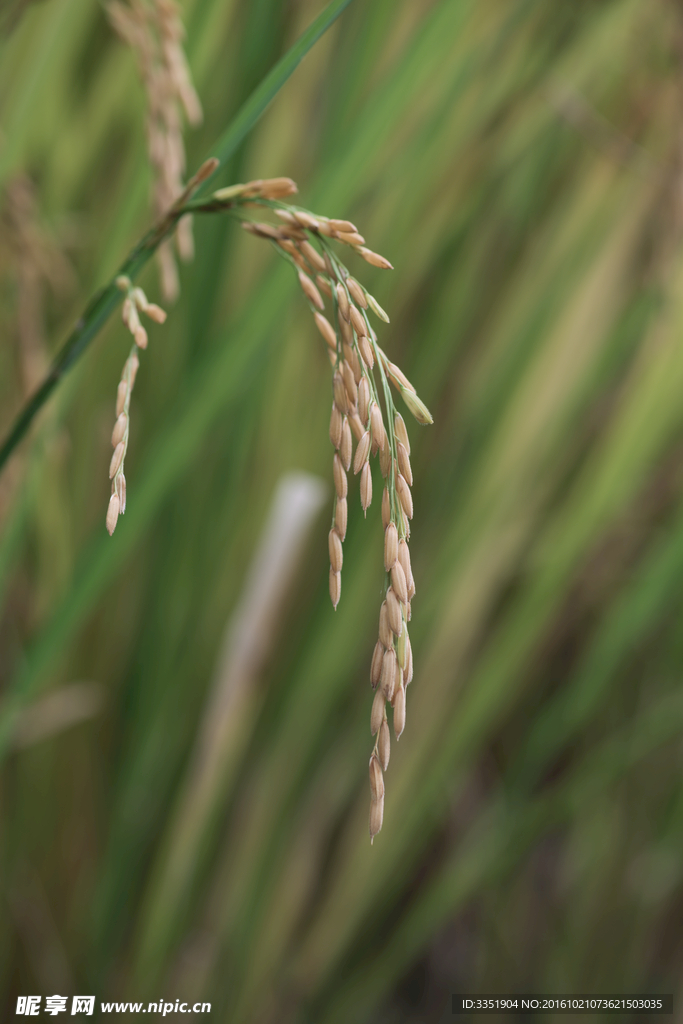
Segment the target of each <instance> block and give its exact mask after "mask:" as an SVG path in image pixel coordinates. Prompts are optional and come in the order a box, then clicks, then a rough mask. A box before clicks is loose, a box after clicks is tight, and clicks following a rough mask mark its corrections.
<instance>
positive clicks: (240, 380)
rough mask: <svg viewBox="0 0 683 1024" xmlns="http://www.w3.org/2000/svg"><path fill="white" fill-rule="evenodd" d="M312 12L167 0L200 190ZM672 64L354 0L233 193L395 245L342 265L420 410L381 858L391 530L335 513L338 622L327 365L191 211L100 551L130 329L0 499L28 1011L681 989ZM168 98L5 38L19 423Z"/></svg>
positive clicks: (10, 823) (559, 10)
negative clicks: (241, 191)
mask: <svg viewBox="0 0 683 1024" xmlns="http://www.w3.org/2000/svg"><path fill="white" fill-rule="evenodd" d="M322 6H323V5H322V3H321V2H320V0H291V2H287V3H283V2H281V0H257V2H251V3H248V2H246V0H186V2H185V4H184V8H183V13H184V19H185V23H186V27H187V34H188V35H187V43H186V50H187V54H188V58H189V62H190V65H191V68H192V72H193V76H194V80H195V84H196V86H197V90H198V92H199V95H200V97H201V100H202V103H203V105H204V111H205V120H204V124H203V126H202V127H201V128H199V129H196V130H192V131H189V132H187V133H186V142H187V148H188V164H189V168H190V169H191V170H192V169H194V168H195V167H196V166H197V165H198V164H199V163H200V161H201V160H202V159H203V157H204V155H205V154H206V152H207V151H208V150H209V149H210V147H211V144H212V143H213V141H214V140H215V139H216V138H217V137H218V136H219V135H220V134H221V132H222V131H223V130H224V128H225V127H226V125H227V124H228V123H229V121H230V119H231V117H232V116H233V115H234V113H235V112H236V111H237V110H238V108H239V106H240V104H241V103H242V102H243V101H244V99H245V98H246V97H247V96H248V95H249V94H250V93H251V91H252V89H253V88H254V87H255V86H256V85H257V84H258V82H259V81H260V80H261V78H262V77H263V75H264V74H265V73H266V72H267V71H268V70H269V69H270V68H271V67H272V65H273V64H274V63H275V62H276V60H277V59H278V58H279V57H280V56H281V55H282V54H283V53H284V52H285V51H286V49H287V48H288V46H290V45H291V43H292V42H293V41H294V40H295V39H296V38H297V36H298V35H299V34H300V33H301V31H302V30H303V29H304V28H305V27H306V26H307V25H308V24H309V23H310V22H311V21H312V20H313V18H314V17H315V16H316V15H317V14H318V13H319V11H320V10H321V9H322ZM682 54H683V8H682V7H681V4H680V3H677V2H675V0H422V2H415V0H369V2H363V0H356V2H355V3H352V4H351V5H350V7H349V8H348V9H347V11H346V12H345V13H344V14H343V15H342V16H341V18H340V19H339V21H338V22H337V23H336V24H335V25H334V26H333V27H332V29H331V30H330V31H329V32H328V33H327V34H326V35H325V36H324V37H323V39H322V40H321V41H320V42H319V43H318V44H317V45H316V47H315V48H314V49H313V50H312V51H311V53H310V54H309V55H308V57H307V58H306V59H305V61H304V62H303V63H302V65H301V66H300V67H299V69H298V70H297V71H296V72H295V74H294V75H293V76H292V78H291V79H290V80H289V82H288V83H287V84H286V86H285V87H284V88H283V89H282V90H281V92H280V93H279V95H278V96H277V97H276V99H275V101H274V102H273V104H272V105H271V106H270V108H269V109H268V111H267V112H266V114H265V116H264V117H263V118H262V120H261V121H260V122H259V124H258V125H257V127H256V129H255V130H254V131H253V132H252V133H251V134H250V135H249V137H248V139H247V140H246V142H245V143H244V144H243V145H242V146H241V148H240V150H239V152H238V153H237V154H236V155H235V157H234V158H233V159H232V161H231V164H230V167H229V168H228V169H227V170H226V172H225V173H222V177H221V180H222V181H223V180H224V181H225V182H226V183H227V182H232V181H243V180H247V179H248V178H250V177H266V176H270V175H291V176H292V177H293V178H295V180H296V181H297V182H298V184H299V188H300V203H301V205H303V206H305V207H308V208H309V209H312V210H314V211H318V212H320V213H324V214H327V215H329V216H336V217H343V218H347V217H348V218H350V219H351V220H353V221H354V222H355V223H357V224H358V226H359V228H360V230H361V231H362V233H363V234H364V235H365V236H366V238H367V239H368V244H369V245H370V246H371V247H372V248H375V249H377V250H378V251H379V252H381V253H383V254H385V255H386V256H387V257H388V258H389V259H390V260H391V262H392V263H393V264H394V266H395V268H396V269H395V270H394V271H393V273H387V272H382V271H377V270H373V269H372V268H371V267H368V266H367V265H366V264H364V263H362V261H361V260H360V259H356V258H355V257H354V256H353V255H350V256H349V258H348V264H349V267H350V270H351V272H352V273H355V274H357V275H358V276H359V277H360V278H361V280H362V281H363V282H364V283H365V284H366V285H367V286H368V287H369V288H370V289H371V290H372V291H373V293H374V294H375V295H376V297H377V299H378V301H379V302H380V303H381V304H382V306H383V307H384V308H385V309H386V310H387V311H388V312H389V314H390V316H391V324H390V325H389V326H386V327H385V326H384V325H382V326H381V330H380V331H379V340H380V344H382V345H383V347H384V348H385V349H386V351H387V352H388V353H389V355H390V357H391V358H392V359H394V360H395V361H396V362H397V363H398V364H399V365H400V366H401V367H402V369H403V370H404V371H405V373H406V374H407V375H408V376H409V377H410V379H411V380H412V381H413V383H414V384H415V385H416V387H417V390H418V393H419V394H420V395H421V397H422V398H423V399H424V401H425V402H426V403H427V405H428V406H429V407H430V409H431V410H432V412H433V414H434V418H435V425H434V426H433V427H429V428H422V427H418V426H417V425H416V424H413V423H412V421H411V422H410V423H409V424H408V426H409V431H410V434H411V439H412V441H413V453H412V463H413V471H414V476H415V488H414V496H415V510H416V511H415V518H414V520H413V532H412V539H411V550H412V558H413V567H414V572H415V577H416V583H417V595H416V598H415V600H414V601H413V620H412V623H411V638H412V644H413V651H414V659H415V680H414V682H413V684H412V685H411V687H410V689H409V691H408V716H407V727H406V731H405V733H404V735H403V737H402V739H401V742H400V743H399V744H398V745H396V744H394V748H393V751H392V759H391V764H390V766H389V770H388V772H387V776H386V785H387V796H386V805H385V819H384V828H383V830H382V832H381V833H380V835H379V836H378V837H377V838H376V840H375V843H374V845H373V846H372V847H371V846H370V843H369V841H368V833H367V813H368V783H367V758H368V756H369V753H370V749H371V745H372V741H371V737H370V732H369V713H370V706H371V701H372V691H371V688H370V685H369V664H370V657H371V653H372V650H373V646H374V643H375V639H376V629H377V620H378V610H379V604H380V601H381V595H382V582H383V571H382V555H381V551H382V535H381V525H380V515H379V512H380V510H379V507H378V505H379V502H378V500H377V499H376V501H375V504H374V505H373V506H372V508H371V509H370V511H369V513H368V518H367V520H364V519H363V516H362V513H361V509H360V502H359V498H358V493H357V484H354V485H352V488H351V494H350V515H349V532H348V538H347V542H346V544H345V564H344V571H343V586H342V599H341V603H340V606H339V608H338V610H337V612H336V613H334V612H333V611H332V608H331V606H330V603H329V599H328V597H327V570H328V564H327V544H326V532H327V529H328V524H329V515H330V511H331V501H332V488H331V454H332V450H331V446H330V443H329V440H328V437H327V422H328V417H329V409H330V401H331V388H330V369H329V364H328V361H327V358H326V356H325V353H324V351H323V349H324V346H323V345H322V344H321V341H320V338H319V336H318V335H317V332H316V331H315V327H314V325H313V323H312V321H311V318H310V315H309V313H308V310H307V309H306V306H305V303H304V302H302V299H301V296H300V294H299V291H298V288H297V286H296V282H295V279H294V277H293V275H292V274H291V272H290V271H289V268H287V267H286V266H285V265H284V264H283V263H282V261H279V260H277V258H276V256H275V255H274V253H273V251H272V249H271V248H270V247H269V246H267V245H265V244H264V243H262V242H260V241H259V240H257V239H255V238H253V237H250V236H246V234H245V233H244V232H242V231H240V230H239V228H238V226H237V225H236V224H235V222H234V221H232V220H231V219H229V218H221V217H212V218H207V219H204V220H197V221H196V224H195V238H196V249H197V255H196V258H195V260H194V262H193V263H191V264H189V265H186V266H184V268H183V270H182V274H181V287H182V294H181V298H180V300H179V301H178V303H177V304H176V305H175V306H174V307H172V308H171V309H170V315H169V318H168V321H167V323H166V325H165V326H163V327H152V329H151V331H150V344H149V348H148V350H147V352H145V353H144V354H143V358H142V360H141V367H140V372H139V374H138V379H137V384H136V387H135V391H134V394H133V399H132V405H131V415H132V425H131V444H130V448H129V452H128V456H127V460H126V476H127V480H128V511H127V514H126V516H125V518H124V519H121V520H120V522H119V525H118V527H117V530H116V533H115V535H114V537H113V538H111V539H110V538H109V537H108V535H107V533H106V531H105V527H104V516H105V511H106V506H107V500H108V496H109V482H108V480H107V466H108V462H109V458H110V453H111V448H110V445H109V435H110V432H111V428H112V425H113V420H114V401H115V393H116V385H117V382H118V379H119V374H120V370H121V367H122V366H123V363H124V360H125V358H126V355H127V352H128V350H129V336H127V334H126V332H125V330H124V328H123V326H122V325H121V323H120V320H119V319H118V317H114V318H112V320H111V322H110V323H109V324H108V325H107V327H106V329H105V330H104V331H103V332H102V333H101V334H100V336H99V337H98V338H97V339H96V341H95V343H94V344H93V345H92V347H91V348H90V349H89V350H88V352H87V354H86V355H85V356H84V358H83V359H82V360H81V361H80V362H79V364H78V365H77V367H76V368H75V370H74V371H73V372H72V373H71V374H70V375H69V377H68V379H67V380H66V381H65V382H64V383H63V385H62V386H61V387H60V389H59V390H58V392H57V393H56V396H55V397H54V398H53V400H52V401H51V403H50V404H49V405H48V406H47V408H46V409H45V410H44V411H43V413H42V414H41V416H40V419H39V423H38V424H37V425H36V427H35V428H34V430H33V431H32V433H31V436H30V439H29V440H28V441H26V442H24V444H23V445H22V447H21V448H20V450H19V452H18V453H17V455H16V456H15V457H14V459H13V460H12V462H11V463H10V465H9V466H8V467H7V470H6V471H5V473H4V474H3V476H2V477H0V531H1V533H0V601H1V607H0V682H1V685H2V688H3V693H4V695H5V705H4V707H5V708H6V707H7V706H8V705H7V701H8V700H10V699H11V700H16V701H18V702H19V703H20V706H21V712H20V714H19V716H18V718H17V719H16V721H14V723H13V725H12V734H11V736H10V746H9V750H8V752H7V753H6V755H5V757H4V761H3V766H2V782H1V788H0V817H1V826H0V830H1V835H0V863H1V873H2V882H1V890H0V906H1V907H2V910H1V911H0V1004H1V1005H2V1007H3V1011H2V1016H3V1019H7V1020H9V1019H14V1010H15V1005H16V997H17V995H18V994H27V993H31V992H36V993H37V992H42V993H43V995H48V994H52V993H54V992H61V993H62V994H69V995H71V994H74V993H76V992H92V993H96V994H97V996H98V998H105V999H106V998H118V999H140V1000H143V999H144V1000H147V999H150V1000H151V999H157V998H164V999H173V1000H175V999H176V998H181V999H188V1000H194V999H195V998H196V999H202V1000H207V1001H211V1003H212V1005H213V1011H212V1019H216V1020H221V1021H223V1020H224V1021H231V1022H232V1021H234V1022H247V1021H249V1022H254V1021H255V1022H259V1024H271V1022H272V1024H274V1022H275V1021H278V1022H281V1021H282V1022H301V1024H303V1022H315V1024H342V1022H344V1024H349V1022H358V1024H362V1022H366V1021H373V1022H380V1024H384V1022H386V1024H389V1022H397V1024H398V1022H401V1024H403V1022H406V1024H408V1022H416V1024H417V1022H427V1024H432V1022H437V1021H438V1022H441V1021H446V1020H450V1019H452V1018H451V1007H450V996H451V994H452V993H454V992H456V991H480V992H486V991H498V992H505V991H509V990H511V989H512V990H515V989H516V990H517V991H525V990H526V991H536V992H578V991H586V990H587V991H593V992H601V991H602V992H605V991H623V992H644V991H665V992H666V991H669V992H671V991H673V992H675V993H676V992H678V991H679V989H680V962H681V953H682V952H683V951H682V948H681V944H682V939H683V931H682V929H681V924H680V922H681V911H682V909H683V907H682V902H683V899H682V898H683V853H682V846H683V785H682V784H681V775H682V772H683V745H682V742H681V740H682V736H683V692H682V691H681V686H680V679H681V666H682V664H683V631H682V630H681V615H682V614H683V503H682V501H681V494H682V487H683V473H682V472H681V462H682V459H683V331H682V327H683V287H682V286H683V264H682V262H681V255H682V253H683V248H682V243H683V120H682V116H683V115H682V112H683V65H682V62H681V60H682ZM144 110H145V102H144V93H143V90H142V87H141V85H140V83H139V80H138V77H137V72H136V66H135V62H134V59H133V57H132V55H131V54H130V52H129V51H128V50H127V49H126V47H125V46H124V45H123V44H122V43H121V42H120V41H119V40H118V39H117V37H116V36H115V35H114V33H113V32H112V30H111V28H110V27H109V25H108V23H107V19H106V16H105V13H104V11H103V8H102V7H101V6H98V5H97V4H93V3H92V2H91V0H42V2H40V3H15V4H14V5H13V6H11V7H10V8H9V9H7V8H6V10H5V15H4V22H3V27H2V37H1V39H0V187H1V189H2V197H1V200H0V202H1V210H2V213H1V216H2V228H1V229H0V271H1V277H0V325H1V341H0V433H2V434H4V433H5V432H6V430H7V428H8V427H9V425H10V423H11V421H12V418H13V416H14V415H15V414H16V412H17V411H18V409H19V408H20V406H21V402H22V400H23V398H24V397H25V395H26V394H27V393H28V392H29V391H31V390H32V388H33V387H35V383H36V381H37V380H39V379H40V376H41V372H42V367H43V365H44V363H45V361H46V360H47V359H49V358H50V356H51V355H52V354H54V352H55V351H56V350H57V347H58V345H59V344H60V343H61V341H62V340H63V339H64V337H65V336H66V334H67V333H68V331H69V329H70V327H71V326H72V324H73V322H74V321H75V320H76V318H77V317H78V316H79V315H80V313H81V312H82V310H83V307H84V305H85V303H86V301H87V299H88V298H89V296H90V295H91V294H92V293H93V291H94V290H95V289H96V288H97V287H99V286H101V285H102V284H103V283H105V282H106V281H107V280H108V278H109V277H110V276H111V275H112V274H113V273H114V272H115V270H116V267H117V265H118V264H119V263H120V261H121V259H122V258H123V256H124V255H125V253H126V251H127V250H128V248H130V246H131V245H132V244H133V243H134V242H135V241H136V240H137V238H138V237H139V236H140V235H141V234H142V233H143V231H144V230H145V229H146V228H147V226H148V225H149V223H150V210H149V188H150V174H149V169H148V162H147V155H146V144H145V134H144V117H145V113H144ZM17 211H19V213H17ZM22 211H23V212H22ZM27 225H28V226H29V227H28V228H27ZM27 232H28V241H27ZM141 284H142V285H143V287H145V288H146V290H147V292H148V294H149V296H150V298H151V299H154V300H159V299H160V297H159V290H158V283H157V276H156V269H155V267H154V266H152V265H150V266H149V267H148V268H147V269H146V271H145V273H144V274H143V276H142V278H141ZM406 419H408V417H406ZM292 474H298V475H295V476H292ZM302 474H306V475H305V476H302ZM283 488H284V490H283ZM379 493H380V489H379V479H376V480H375V494H376V495H379ZM283 495H284V498H283ZM283 502H284V504H283Z"/></svg>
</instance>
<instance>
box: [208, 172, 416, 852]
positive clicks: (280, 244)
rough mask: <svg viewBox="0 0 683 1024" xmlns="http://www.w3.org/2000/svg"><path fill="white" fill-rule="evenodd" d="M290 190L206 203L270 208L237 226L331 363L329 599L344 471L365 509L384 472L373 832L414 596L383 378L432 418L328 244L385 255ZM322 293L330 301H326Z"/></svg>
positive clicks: (404, 469) (375, 306) (336, 564)
mask: <svg viewBox="0 0 683 1024" xmlns="http://www.w3.org/2000/svg"><path fill="white" fill-rule="evenodd" d="M287 190H289V192H288V191H287ZM295 191H296V186H295V185H294V183H293V182H291V181H290V179H287V178H275V179H271V180H270V181H269V182H268V181H253V182H249V183H247V184H245V185H234V186H232V187H231V188H229V189H221V190H220V191H219V192H216V193H214V195H213V197H212V202H213V203H214V204H215V203H218V204H220V203H226V204H230V206H231V208H232V210H233V212H236V213H237V216H241V214H240V212H239V211H240V208H241V207H244V206H262V207H264V208H266V209H270V210H272V211H273V213H274V214H275V215H276V216H277V217H278V219H279V221H280V223H279V224H273V223H270V222H266V221H253V220H248V219H246V218H244V219H243V220H242V227H243V228H245V230H247V231H249V232H251V233H252V234H254V235H256V236H257V237H260V238H265V239H267V240H268V241H269V242H271V244H272V245H274V247H275V248H276V250H277V251H278V253H279V254H280V255H281V256H282V257H283V258H284V259H286V260H288V262H290V263H291V264H292V266H293V268H294V270H295V272H296V275H297V280H298V282H299V285H300V287H301V291H302V293H303V296H304V298H305V300H306V301H307V303H308V305H309V307H310V310H311V313H312V315H313V319H314V321H315V324H316V327H317V329H318V331H319V333H320V335H321V336H322V339H323V341H324V343H325V350H326V352H327V355H328V357H329V360H330V364H331V367H332V411H331V414H330V441H331V442H332V446H333V448H334V449H335V451H334V455H333V458H332V476H333V479H334V491H335V497H334V507H333V511H332V523H331V527H330V532H329V535H328V546H329V556H330V576H329V585H330V598H331V600H332V604H333V606H334V608H336V607H337V605H338V603H339V599H340V597H341V571H342V564H343V541H344V538H345V537H346V526H347V516H348V506H347V502H348V479H347V473H348V472H349V470H350V469H351V468H352V467H353V472H354V475H356V476H359V477H360V503H361V507H362V509H363V512H364V513H366V512H367V509H368V508H369V506H370V504H371V502H372V496H373V491H372V470H371V466H370V460H371V458H373V457H377V458H378V461H379V466H380V472H381V475H382V477H383V478H384V488H383V492H382V522H383V524H384V569H385V573H386V576H385V597H384V601H383V602H382V606H381V608H380V616H379V638H378V640H377V643H376V645H375V650H374V653H373V656H372V662H371V665H370V682H371V685H372V687H373V689H374V691H375V695H374V699H373V704H372V711H371V716H370V727H371V733H372V735H373V736H374V737H375V744H374V747H373V750H372V754H371V757H370V766H369V770H370V793H371V802H370V837H371V841H372V840H373V839H374V836H375V835H376V834H377V833H378V832H379V830H380V829H381V827H382V820H383V816H384V772H385V771H386V770H387V767H388V765H389V755H390V732H389V723H388V717H387V707H390V708H391V709H392V718H393V727H394V735H395V737H396V739H397V740H398V738H399V737H400V736H401V734H402V732H403V730H404V728H405V722H406V689H407V687H408V685H409V684H410V682H411V680H412V678H413V657H412V648H411V645H410V637H409V635H408V623H409V622H410V617H411V602H412V599H413V597H414V595H415V581H414V579H413V573H412V568H411V564H410V551H409V548H408V540H409V538H410V520H411V519H412V518H413V499H412V493H411V490H410V488H411V486H412V483H413V470H412V466H411V462H410V440H409V438H408V431H407V430H406V425H405V422H404V420H403V417H402V416H401V414H400V413H399V412H398V411H397V410H396V408H395V406H394V402H393V398H392V393H391V388H390V386H389V385H390V384H391V385H393V387H394V388H395V389H396V391H397V392H398V393H399V394H400V395H401V397H402V398H403V400H404V402H405V405H406V407H407V409H408V411H409V412H410V413H411V414H412V415H413V416H414V418H415V419H416V420H417V421H418V423H423V424H425V423H431V422H432V417H431V414H430V412H429V410H428V409H427V407H426V405H425V404H424V402H422V401H421V399H420V398H418V396H417V394H416V392H415V388H414V387H413V385H412V384H411V383H410V381H409V380H408V378H407V377H406V376H405V374H404V373H403V372H402V371H401V370H400V368H399V367H398V366H396V365H395V364H394V363H392V362H391V361H390V360H389V358H388V357H387V355H386V354H385V352H384V351H383V350H382V349H381V348H380V346H379V345H378V343H377V335H376V334H375V331H374V329H373V327H372V325H371V323H370V320H369V318H368V312H369V311H370V312H372V313H373V314H374V315H375V316H376V317H377V318H378V319H379V320H382V321H384V322H385V323H389V317H388V316H387V314H386V313H385V311H384V310H383V309H382V307H381V306H380V305H379V303H378V302H377V300H376V299H375V298H374V296H372V295H371V294H370V293H369V292H368V291H367V290H366V289H365V288H364V287H363V285H362V284H361V283H360V282H359V281H358V280H357V279H356V278H354V277H352V276H351V274H350V273H349V271H348V269H347V268H346V266H345V265H344V263H342V262H341V260H340V259H339V257H338V255H337V253H336V252H335V250H334V249H333V247H332V245H331V243H332V242H339V243H341V244H342V245H345V246H347V247H348V248H350V249H351V250H353V251H355V252H356V253H358V255H359V256H361V257H362V258H363V259H364V260H365V261H366V262H367V263H369V264H371V265H372V266H374V267H381V268H383V269H389V268H391V264H390V263H389V261H388V260H387V259H385V258H384V257H383V256H381V255H379V254H378V253H375V252H373V251H372V250H371V249H368V248H367V247H366V245H365V239H364V238H363V236H362V235H361V234H360V233H359V231H358V229H357V228H356V226H355V224H353V223H351V222H350V221H347V220H339V219H336V218H330V217H323V216H320V215H318V214H313V213H311V212H310V211H308V210H302V209H300V208H298V207H295V206H291V205H287V204H285V203H283V202H282V197H283V196H284V195H286V194H290V193H294V192H295ZM213 208H215V206H214V207H213ZM323 295H324V296H325V297H326V299H327V300H328V303H329V307H330V308H329V310H327V309H326V307H325V300H324V299H323ZM377 378H378V379H377ZM354 438H355V441H356V449H355V453H354V451H353V440H354Z"/></svg>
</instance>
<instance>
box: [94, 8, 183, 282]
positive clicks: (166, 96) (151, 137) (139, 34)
mask: <svg viewBox="0 0 683 1024" xmlns="http://www.w3.org/2000/svg"><path fill="white" fill-rule="evenodd" d="M106 10H107V14H108V16H109V20H110V22H111V24H112V26H113V28H114V29H115V31H116V32H117V34H118V35H119V36H120V37H121V38H122V39H123V41H124V42H126V43H127V44H128V45H129V46H130V48H131V49H132V50H133V52H134V53H135V56H136V58H137V62H138V67H139V70H140V77H141V78H142V82H143V85H144V88H145V93H146V97H147V150H148V154H149V160H150V164H151V165H152V172H153V179H154V180H153V185H152V200H153V204H154V210H155V214H156V215H157V216H161V215H162V214H164V213H165V212H166V210H168V209H169V207H171V206H172V205H173V203H174V202H175V201H176V200H177V199H178V196H179V195H181V194H182V192H183V177H184V174H185V145H184V142H183V136H182V114H183V113H184V115H185V117H186V118H187V120H188V122H189V123H190V124H191V125H193V126H194V125H198V124H200V123H201V121H202V107H201V103H200V102H199V97H198V96H197V93H196V92H195V89H194V86H193V84H192V78H191V75H190V69H189V67H188V64H187V60H186V57H185V52H184V50H183V40H184V38H185V29H184V27H183V23H182V21H181V19H180V12H179V9H178V6H177V5H176V3H175V0H127V2H124V0H109V2H108V3H107V5H106ZM175 241H176V248H177V250H178V253H179V255H180V257H181V259H183V260H190V259H192V256H193V254H194V242H193V238H192V218H191V217H190V216H186V217H184V218H183V219H182V220H180V221H179V222H178V225H177V227H176V231H175ZM157 260H158V262H159V269H160V273H161V287H162V291H163V294H164V297H165V298H166V299H167V300H168V301H171V300H173V299H175V298H176V296H177V294H178V290H179V283H178V270H177V268H176V263H175V258H174V255H173V248H172V243H171V239H165V240H164V241H163V242H162V243H161V244H160V245H159V248H158V249H157Z"/></svg>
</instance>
